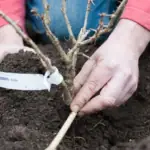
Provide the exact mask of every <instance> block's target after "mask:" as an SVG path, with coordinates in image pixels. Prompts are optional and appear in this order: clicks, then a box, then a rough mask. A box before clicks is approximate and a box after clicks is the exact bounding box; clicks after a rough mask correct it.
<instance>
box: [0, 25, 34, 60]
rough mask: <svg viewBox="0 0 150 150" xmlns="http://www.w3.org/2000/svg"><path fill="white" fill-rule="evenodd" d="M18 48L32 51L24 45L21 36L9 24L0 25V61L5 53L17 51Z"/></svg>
mask: <svg viewBox="0 0 150 150" xmlns="http://www.w3.org/2000/svg"><path fill="white" fill-rule="evenodd" d="M19 50H24V51H33V50H32V49H31V48H28V47H25V46H24V44H23V40H22V38H21V37H20V36H19V35H18V33H17V32H16V31H15V29H14V28H13V27H12V26H11V25H6V26H3V27H0V62H1V61H2V60H3V59H4V57H5V56H6V55H8V54H15V53H18V52H19Z"/></svg>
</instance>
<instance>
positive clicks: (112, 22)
mask: <svg viewBox="0 0 150 150" xmlns="http://www.w3.org/2000/svg"><path fill="white" fill-rule="evenodd" d="M127 1H128V0H122V2H121V3H120V5H119V6H118V8H117V10H116V11H115V13H114V14H113V15H112V16H111V20H110V22H109V24H108V28H112V27H113V26H114V23H115V21H116V19H117V17H119V15H120V13H121V12H122V10H123V9H124V7H125V5H126V3H127Z"/></svg>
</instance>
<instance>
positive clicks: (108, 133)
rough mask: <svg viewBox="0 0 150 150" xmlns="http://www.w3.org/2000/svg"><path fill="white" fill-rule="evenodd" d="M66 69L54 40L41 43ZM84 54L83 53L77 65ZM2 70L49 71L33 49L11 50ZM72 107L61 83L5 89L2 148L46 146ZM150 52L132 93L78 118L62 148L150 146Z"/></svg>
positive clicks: (133, 149)
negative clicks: (41, 87)
mask: <svg viewBox="0 0 150 150" xmlns="http://www.w3.org/2000/svg"><path fill="white" fill-rule="evenodd" d="M39 46H40V48H41V49H42V51H43V52H44V53H45V54H47V55H48V56H49V57H50V58H52V62H53V64H54V65H57V66H58V68H61V72H63V69H64V68H63V64H60V63H59V62H58V58H59V57H57V54H56V52H55V50H54V49H53V47H52V46H51V45H50V44H49V45H44V46H43V45H39ZM84 61H85V59H83V58H79V61H78V70H80V68H81V66H82V64H83V63H84ZM0 70H1V71H9V72H21V73H27V72H28V73H44V68H43V67H42V65H41V63H40V61H39V59H38V58H37V56H36V55H34V54H31V53H29V52H28V53H23V52H20V53H18V54H15V55H8V56H7V57H6V58H5V59H4V61H3V62H2V63H1V64H0ZM69 112H70V110H69V108H68V107H67V106H65V105H64V103H63V101H62V96H61V90H60V89H59V87H53V88H52V90H51V92H50V93H49V92H48V91H38V92H37V91H34V92H31V91H29V92H27V91H26V92H25V91H13V90H6V89H2V88H1V89H0V150H44V149H45V148H46V147H47V146H48V144H49V143H50V141H51V140H52V139H53V137H54V136H55V134H56V133H57V132H58V131H59V129H60V127H61V126H62V124H63V122H64V121H65V119H66V118H67V116H68V114H69ZM149 135H150V51H149V48H147V50H146V51H145V53H144V54H143V56H142V57H141V60H140V83H139V88H138V90H137V92H136V93H135V94H134V95H133V96H132V98H131V99H130V100H129V101H128V102H127V103H126V104H124V105H122V106H121V107H119V108H115V109H111V110H105V111H103V112H99V113H97V114H93V115H91V116H86V117H83V118H77V119H76V121H75V122H74V123H73V125H72V127H71V128H70V130H69V131H68V133H67V135H66V136H65V138H64V140H63V142H62V143H61V144H60V146H59V148H58V150H149V149H150V138H149V137H148V136H149Z"/></svg>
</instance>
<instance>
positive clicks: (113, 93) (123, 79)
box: [100, 73, 130, 101]
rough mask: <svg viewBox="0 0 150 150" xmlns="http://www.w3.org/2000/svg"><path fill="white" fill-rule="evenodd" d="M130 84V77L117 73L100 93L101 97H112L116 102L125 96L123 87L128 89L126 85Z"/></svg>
mask: <svg viewBox="0 0 150 150" xmlns="http://www.w3.org/2000/svg"><path fill="white" fill-rule="evenodd" d="M129 82H130V77H128V76H125V74H124V73H118V74H116V75H114V77H113V78H112V79H111V80H110V81H109V83H107V85H105V86H104V87H103V89H102V91H101V92H100V95H101V96H103V97H112V98H114V99H116V101H118V99H119V98H120V97H121V96H122V95H124V94H125V91H124V89H125V87H126V86H128V87H127V88H128V89H130V87H129V85H128V83H129Z"/></svg>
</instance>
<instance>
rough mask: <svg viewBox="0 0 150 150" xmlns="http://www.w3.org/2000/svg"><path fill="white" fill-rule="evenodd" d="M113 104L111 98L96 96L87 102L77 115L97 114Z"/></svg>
mask: <svg viewBox="0 0 150 150" xmlns="http://www.w3.org/2000/svg"><path fill="white" fill-rule="evenodd" d="M114 103H115V99H114V98H112V97H103V96H101V95H98V96H96V97H94V98H93V99H92V100H91V101H89V102H88V103H87V104H86V105H85V106H84V107H83V108H82V109H81V111H80V112H79V115H81V116H83V115H86V114H91V113H95V112H98V111H100V110H103V109H106V108H107V107H110V106H112V105H113V104H114Z"/></svg>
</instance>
